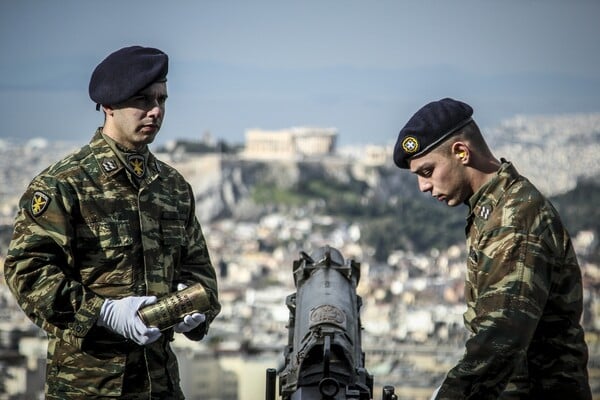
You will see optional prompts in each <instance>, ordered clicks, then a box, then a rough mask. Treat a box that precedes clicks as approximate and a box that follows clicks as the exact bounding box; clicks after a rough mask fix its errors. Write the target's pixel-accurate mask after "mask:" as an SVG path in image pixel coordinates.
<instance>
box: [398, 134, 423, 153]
mask: <svg viewBox="0 0 600 400" xmlns="http://www.w3.org/2000/svg"><path fill="white" fill-rule="evenodd" d="M402 148H403V149H404V151H405V152H407V153H408V154H413V153H416V152H417V150H419V141H418V140H417V139H416V138H415V137H414V136H407V137H405V138H404V140H402Z"/></svg>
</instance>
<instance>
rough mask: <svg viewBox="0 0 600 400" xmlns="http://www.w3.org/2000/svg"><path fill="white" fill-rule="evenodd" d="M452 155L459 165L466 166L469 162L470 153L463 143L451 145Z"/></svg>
mask: <svg viewBox="0 0 600 400" xmlns="http://www.w3.org/2000/svg"><path fill="white" fill-rule="evenodd" d="M452 155H453V156H454V157H456V158H458V160H459V161H460V162H461V163H463V164H466V163H467V162H468V161H469V157H470V155H471V151H470V150H469V147H467V145H466V144H465V143H463V142H456V143H454V144H453V145H452Z"/></svg>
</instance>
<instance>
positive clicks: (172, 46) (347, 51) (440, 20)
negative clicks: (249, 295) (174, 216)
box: [0, 0, 600, 145]
mask: <svg viewBox="0 0 600 400" xmlns="http://www.w3.org/2000/svg"><path fill="white" fill-rule="evenodd" d="M599 18H600V1H595V0H589V1H580V0H571V1H564V0H537V1H536V0H529V1H528V0H498V1H491V0H478V1H474V0H456V1H451V0H439V1H429V0H412V1H408V0H397V1H354V0H332V1H327V0H315V1H310V0H309V1H285V0H279V1H253V0H244V1H242V0H238V1H227V0H221V1H217V0H213V1H201V0H198V1H182V0H177V1H165V0H161V1H154V0H145V1H138V0H104V1H93V2H92V1H85V0H72V1H64V0H38V1H32V0H0V50H1V54H2V56H1V58H0V119H1V129H0V138H6V137H19V138H29V137H39V136H43V137H47V138H49V139H53V140H54V139H66V140H75V141H79V142H81V143H84V142H87V141H88V140H89V139H90V137H91V135H92V134H93V131H94V130H95V128H96V127H97V126H99V125H101V123H102V113H101V112H96V111H95V107H94V104H93V103H92V101H91V100H90V99H89V97H88V92H87V90H88V83H89V77H90V74H91V72H92V70H93V69H94V67H95V66H96V65H97V64H98V63H99V62H100V61H101V60H102V59H103V58H104V57H106V55H108V54H109V53H110V52H112V51H114V50H117V49H119V48H121V47H124V46H129V45H133V44H139V45H144V46H152V47H158V48H160V49H162V50H163V51H165V52H166V53H168V54H169V57H170V70H169V77H168V78H169V83H168V86H169V101H168V102H167V115H166V120H165V123H164V125H163V129H162V130H161V133H160V134H159V139H158V140H157V141H158V142H159V143H162V142H164V141H166V140H172V139H176V138H186V139H198V138H200V137H201V136H202V135H203V133H204V132H207V131H210V132H211V133H212V135H213V136H214V137H215V138H217V139H225V140H227V141H229V142H235V143H241V142H243V140H244V132H245V130H246V129H249V128H263V129H282V128H286V127H291V126H323V127H336V128H338V130H339V134H340V136H339V140H340V144H342V145H345V144H357V143H377V144H387V143H392V142H394V141H395V139H396V135H397V132H398V131H399V129H400V128H401V127H402V126H403V125H404V123H405V122H406V121H407V120H408V118H410V117H411V116H412V114H413V113H414V112H415V111H416V110H417V109H418V108H419V107H420V106H422V105H423V104H425V103H427V102H429V101H431V100H437V99H439V98H442V97H455V98H458V99H461V100H463V101H466V102H468V103H469V104H471V105H472V106H473V108H474V109H475V115H474V116H475V119H476V120H477V121H478V122H479V123H480V125H481V126H483V127H484V128H485V127H486V126H493V125H494V124H497V123H499V122H500V121H501V120H502V119H504V118H508V117H511V116H514V115H515V114H546V113H574V112H600V48H599V47H600V45H599V44H598V43H600V42H599V40H600V23H599V22H598V20H599Z"/></svg>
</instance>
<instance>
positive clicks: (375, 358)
mask: <svg viewBox="0 0 600 400" xmlns="http://www.w3.org/2000/svg"><path fill="white" fill-rule="evenodd" d="M489 133H490V135H491V140H490V141H491V142H492V144H493V147H494V148H496V149H497V153H498V155H499V156H503V157H507V158H509V159H510V160H511V161H514V162H515V164H516V166H517V168H518V169H519V170H520V172H521V173H523V174H524V175H526V176H528V177H529V178H530V179H531V180H532V182H534V183H535V184H536V185H537V186H538V187H539V188H540V190H541V191H542V192H543V193H544V194H546V195H548V196H552V195H558V194H561V193H565V192H568V191H569V190H572V189H573V188H574V187H575V186H576V185H577V182H578V180H579V179H584V178H585V179H597V178H598V176H599V173H600V163H599V162H598V154H600V114H581V115H577V114H576V115H565V116H545V117H544V116H517V117H515V118H513V119H511V120H507V121H505V122H503V123H502V124H501V125H499V126H498V127H495V128H493V129H490V130H489ZM340 134H343V132H342V133H340V132H338V131H337V130H336V129H335V128H331V127H327V128H314V127H313V128H311V127H296V128H289V129H283V130H281V131H261V130H249V131H247V132H246V137H245V143H244V144H243V145H242V146H241V147H242V148H241V150H240V151H238V152H234V153H226V154H225V153H222V152H218V151H215V152H202V153H195V152H191V151H188V150H187V149H186V146H183V145H178V142H177V141H173V142H171V143H168V144H166V145H165V146H163V147H161V148H160V149H157V150H156V153H157V156H158V158H160V159H162V160H163V161H165V162H167V163H169V164H171V165H173V166H174V167H175V168H177V169H178V170H179V171H180V172H181V173H182V174H183V175H184V176H185V177H186V179H187V180H188V181H189V182H190V183H191V185H192V187H193V188H194V191H195V195H196V200H197V216H198V218H199V220H200V222H201V224H202V228H203V232H204V235H205V237H206V240H207V245H208V248H209V252H210V255H211V259H212V262H213V264H214V265H215V268H216V269H217V272H218V278H219V296H220V301H221V304H222V311H221V314H220V315H219V316H218V317H217V319H216V320H215V321H214V323H213V324H212V326H211V328H210V332H209V334H208V336H207V337H206V338H205V339H204V340H203V341H201V342H192V341H188V340H186V339H185V337H183V335H176V339H175V341H174V348H175V350H176V353H177V355H178V359H179V365H180V371H181V379H182V387H183V389H184V392H185V393H186V398H188V399H191V400H194V399H203V400H261V399H264V396H265V371H266V369H267V368H276V369H278V370H279V369H281V368H282V367H283V363H284V359H283V350H284V348H285V346H286V344H287V341H288V329H287V325H288V318H289V310H288V308H287V307H286V304H285V299H286V297H287V296H288V295H290V294H291V293H294V292H295V290H296V288H295V287H294V279H293V276H292V266H293V262H294V260H296V259H298V258H299V255H300V252H306V253H308V254H310V253H311V252H313V251H315V250H317V249H318V248H320V247H322V246H324V245H329V246H331V247H333V248H335V249H337V250H339V251H340V252H341V254H342V255H343V256H344V258H345V259H346V261H348V260H354V261H356V262H358V263H359V264H360V271H361V278H360V282H359V284H358V287H357V293H358V295H360V297H361V298H362V303H363V304H362V307H361V310H360V311H361V312H360V318H361V322H362V326H363V330H362V347H363V351H364V353H365V364H366V368H367V370H368V371H369V373H370V374H372V375H373V377H374V393H373V399H379V398H380V397H381V391H382V388H383V386H386V385H392V386H394V388H395V392H396V394H397V395H398V398H399V399H412V400H421V399H423V400H426V399H429V398H430V396H431V394H432V393H433V391H434V390H435V388H436V387H437V386H438V385H439V384H440V383H441V382H442V380H443V379H444V376H445V374H446V372H447V371H448V370H449V369H450V368H452V366H453V365H454V364H455V363H456V362H457V361H458V359H459V358H460V357H461V355H462V353H463V352H464V343H465V341H466V339H467V338H468V332H467V331H466V329H465V328H464V326H463V315H462V314H463V312H464V311H465V305H464V295H463V290H464V273H465V258H466V254H465V245H464V243H463V242H461V241H458V242H457V243H455V244H454V245H451V246H449V247H447V248H431V249H429V250H428V251H427V252H423V253H419V252H415V251H412V250H410V249H405V248H401V247H400V246H399V247H398V248H397V249H396V250H394V251H392V252H390V253H389V254H387V257H386V260H385V262H381V261H377V260H376V259H375V258H374V257H373V253H374V250H373V249H372V248H369V247H368V246H366V245H365V244H364V242H363V241H362V240H361V238H362V237H363V235H364V234H363V230H362V227H361V225H360V223H357V222H355V221H351V220H350V221H349V220H343V219H340V218H337V217H335V216H332V215H327V214H323V213H314V210H315V209H318V208H314V207H312V208H311V207H310V206H307V207H296V208H275V207H271V208H269V207H265V206H261V205H257V204H253V202H252V198H251V188H252V184H253V182H251V181H248V180H247V179H248V177H247V176H246V175H245V174H244V173H243V169H244V168H245V167H246V166H248V165H251V164H249V163H251V162H260V163H261V165H264V164H266V165H269V166H270V167H268V168H267V169H265V170H262V172H261V173H262V174H263V175H264V174H267V175H268V176H269V179H271V180H273V181H275V182H279V181H281V182H282V185H286V184H288V185H289V181H290V180H293V179H295V178H294V176H295V174H296V175H297V171H296V170H295V169H294V168H297V165H298V164H297V162H298V161H300V160H302V161H304V162H306V161H310V162H314V163H316V164H318V165H319V166H320V168H321V169H323V170H327V171H329V172H330V175H335V174H337V175H344V174H346V173H351V174H353V177H354V178H355V179H361V180H363V181H365V182H368V185H367V186H368V187H370V188H375V187H376V186H377V185H380V184H382V182H383V179H384V178H383V176H384V175H385V174H382V173H377V172H376V171H381V170H383V171H386V174H388V175H392V174H395V173H397V172H395V171H393V169H394V168H395V167H393V165H391V164H392V163H391V162H390V160H391V151H392V148H391V146H375V145H366V146H360V147H359V148H355V149H352V148H346V149H338V148H337V147H336V137H337V136H338V135H340ZM201 140H202V141H203V142H204V143H205V144H206V145H207V147H209V148H210V147H215V146H214V144H215V141H214V139H213V138H212V137H211V136H210V135H205V136H204V137H203V138H202V139H201ZM79 145H80V144H73V143H51V142H48V141H46V140H43V139H37V140H31V141H28V142H26V143H21V142H19V141H17V140H9V139H0V250H1V253H0V266H2V268H1V269H0V377H1V378H2V379H1V381H2V383H1V384H0V400H20V399H42V398H43V386H44V373H45V357H46V341H45V334H44V333H43V331H41V330H40V329H39V328H37V327H36V326H35V325H33V324H32V323H31V321H29V320H28V319H27V317H26V316H25V314H24V313H23V312H22V311H21V310H20V308H19V307H18V305H17V304H16V302H15V301H14V298H13V296H12V294H11V293H10V292H9V290H8V288H7V287H6V284H5V282H4V276H3V264H4V257H5V255H6V250H7V246H8V242H9V240H10V235H11V233H12V222H13V219H14V215H15V213H16V210H17V202H18V199H19V197H20V195H21V194H22V192H23V191H24V190H25V188H26V186H27V184H28V182H29V181H30V180H31V178H33V176H35V174H37V173H38V172H40V171H41V170H42V169H43V168H44V167H46V166H47V165H49V164H51V163H52V162H54V161H56V160H58V159H59V158H60V157H62V155H65V154H67V153H68V152H70V151H72V150H74V149H75V148H77V147H79ZM217 147H218V146H217ZM573 155H576V156H573ZM265 171H266V172H265ZM348 171H350V172H348ZM263 175H261V176H263ZM254 179H260V176H259V177H258V178H256V177H255V178H254ZM458 212H460V211H458ZM599 234H600V232H595V231H589V230H585V231H577V232H571V235H572V238H573V243H574V246H575V250H576V253H577V256H578V260H579V263H580V266H581V269H582V275H583V279H584V303H585V304H584V315H583V319H582V324H583V325H584V328H585V330H586V339H587V342H588V346H589V350H590V360H589V363H588V370H589V374H590V383H591V386H592V391H593V394H594V399H600V265H599V264H598V263H597V261H595V260H598V254H597V252H598V248H599V246H598V241H599V237H598V235H599Z"/></svg>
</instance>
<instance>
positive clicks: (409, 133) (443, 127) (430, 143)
mask: <svg viewBox="0 0 600 400" xmlns="http://www.w3.org/2000/svg"><path fill="white" fill-rule="evenodd" d="M472 115H473V109H472V108H471V106H469V105H468V104H466V103H463V102H461V101H458V100H454V99H450V98H445V99H441V100H439V101H432V102H431V103H428V104H426V105H424V106H423V107H421V109H420V110H419V111H417V112H416V113H415V115H413V116H412V118H411V119H409V120H408V122H407V123H406V125H405V126H404V128H402V130H400V133H399V134H398V141H397V142H396V146H395V147H394V163H396V165H397V166H398V167H400V168H404V169H408V168H409V167H408V161H409V159H410V158H412V157H416V156H420V155H423V154H425V153H427V152H428V151H430V150H432V149H433V148H435V147H436V146H437V145H438V144H440V143H441V142H443V141H444V139H446V138H447V137H448V136H450V135H451V134H453V133H454V132H456V131H458V130H459V129H461V128H462V127H464V126H465V125H467V124H468V123H469V122H471V121H472V119H471V116H472Z"/></svg>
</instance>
